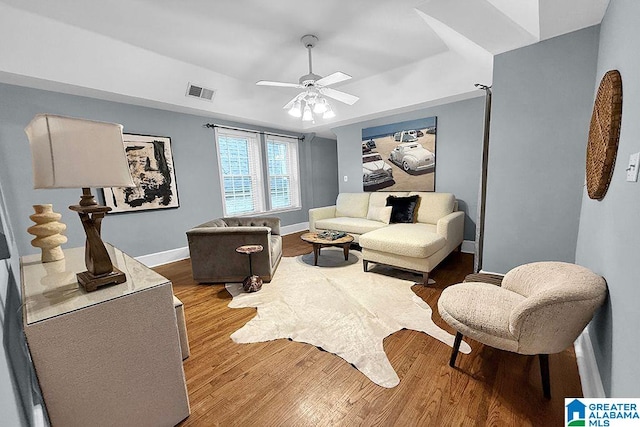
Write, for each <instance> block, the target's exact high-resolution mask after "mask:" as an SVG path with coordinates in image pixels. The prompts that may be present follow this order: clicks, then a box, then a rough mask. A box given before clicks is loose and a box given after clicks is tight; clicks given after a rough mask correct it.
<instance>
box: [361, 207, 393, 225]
mask: <svg viewBox="0 0 640 427" xmlns="http://www.w3.org/2000/svg"><path fill="white" fill-rule="evenodd" d="M392 210H393V207H391V206H371V205H369V212H367V219H371V220H373V221H380V222H384V223H385V224H389V221H390V220H391V211H392Z"/></svg>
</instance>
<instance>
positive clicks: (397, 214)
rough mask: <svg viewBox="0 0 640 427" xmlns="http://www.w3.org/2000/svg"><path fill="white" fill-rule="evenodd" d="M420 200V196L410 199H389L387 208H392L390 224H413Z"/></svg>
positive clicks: (393, 197)
mask: <svg viewBox="0 0 640 427" xmlns="http://www.w3.org/2000/svg"><path fill="white" fill-rule="evenodd" d="M419 200H420V196H418V195H415V196H408V197H396V196H389V197H387V206H391V220H390V221H389V223H390V224H393V223H399V222H404V223H409V224H411V223H413V222H415V221H414V216H415V212H416V209H417V207H418V202H419Z"/></svg>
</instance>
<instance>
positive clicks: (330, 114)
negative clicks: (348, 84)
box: [322, 103, 336, 120]
mask: <svg viewBox="0 0 640 427" xmlns="http://www.w3.org/2000/svg"><path fill="white" fill-rule="evenodd" d="M335 116H336V113H334V112H333V110H332V109H331V106H330V105H329V104H328V103H327V110H326V111H325V112H324V114H323V115H322V118H323V119H325V120H326V119H333V118H334V117H335Z"/></svg>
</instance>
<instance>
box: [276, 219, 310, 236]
mask: <svg viewBox="0 0 640 427" xmlns="http://www.w3.org/2000/svg"><path fill="white" fill-rule="evenodd" d="M308 229H309V222H299V223H297V224H291V225H283V226H280V235H282V236H286V235H287V234H293V233H299V232H300V231H305V230H308Z"/></svg>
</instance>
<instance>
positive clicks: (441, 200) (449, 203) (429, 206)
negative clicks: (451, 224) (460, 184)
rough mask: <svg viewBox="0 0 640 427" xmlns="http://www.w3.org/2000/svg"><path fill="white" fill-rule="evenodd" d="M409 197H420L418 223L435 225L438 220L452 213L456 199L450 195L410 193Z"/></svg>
mask: <svg viewBox="0 0 640 427" xmlns="http://www.w3.org/2000/svg"><path fill="white" fill-rule="evenodd" d="M409 195H411V196H414V195H415V196H420V205H419V206H418V212H417V213H418V222H424V223H427V224H437V223H438V220H439V219H440V218H442V217H444V216H447V215H449V214H450V213H451V212H453V207H454V205H455V201H456V198H455V196H454V195H453V194H451V193H431V192H417V191H416V192H411V193H409Z"/></svg>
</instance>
